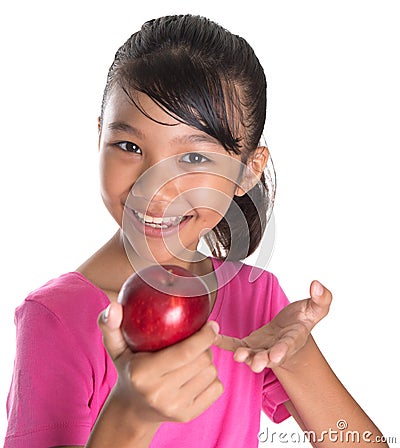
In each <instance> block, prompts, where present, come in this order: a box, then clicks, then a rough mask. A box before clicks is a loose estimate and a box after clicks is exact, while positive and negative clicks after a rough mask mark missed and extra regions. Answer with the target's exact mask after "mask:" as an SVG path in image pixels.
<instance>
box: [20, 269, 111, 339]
mask: <svg viewBox="0 0 400 448" xmlns="http://www.w3.org/2000/svg"><path fill="white" fill-rule="evenodd" d="M108 303H109V300H108V298H107V296H106V294H105V293H104V292H103V291H102V290H101V289H99V288H97V287H96V286H95V285H93V284H92V283H90V282H89V281H88V280H87V279H86V278H85V277H84V276H83V275H82V274H80V273H79V272H69V273H67V274H63V275H61V276H60V277H57V278H54V279H52V280H50V281H48V282H47V283H46V284H44V285H43V286H41V287H40V288H38V289H35V290H34V291H32V292H31V293H29V294H28V296H27V297H26V299H25V300H24V301H23V303H22V304H21V305H20V306H19V307H18V308H17V309H16V312H15V320H16V324H17V327H18V328H19V329H22V328H23V327H25V328H24V330H26V327H27V326H28V328H30V330H29V331H32V332H33V331H40V330H41V327H42V326H47V327H49V326H51V327H52V328H53V329H55V328H58V329H59V330H60V331H61V330H62V329H64V330H66V331H68V332H73V333H75V334H79V333H81V332H83V331H85V332H86V333H87V332H95V331H97V316H98V314H99V313H100V312H101V311H102V310H103V309H104V308H105V307H106V306H107V305H108Z"/></svg>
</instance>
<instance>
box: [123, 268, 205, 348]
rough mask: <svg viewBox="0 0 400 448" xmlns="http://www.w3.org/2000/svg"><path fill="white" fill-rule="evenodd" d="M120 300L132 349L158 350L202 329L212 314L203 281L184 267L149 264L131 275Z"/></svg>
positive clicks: (126, 335)
mask: <svg viewBox="0 0 400 448" xmlns="http://www.w3.org/2000/svg"><path fill="white" fill-rule="evenodd" d="M118 302H119V303H121V304H122V306H123V313H124V314H123V320H122V324H121V329H122V333H123V335H124V337H125V339H126V342H127V344H128V346H129V347H130V349H131V350H132V351H134V352H137V351H156V350H159V349H161V348H164V347H167V346H169V345H172V344H175V343H176V342H178V341H181V340H183V339H185V338H187V337H188V336H190V335H192V334H193V333H195V332H196V331H198V330H199V329H200V328H201V327H202V326H203V325H204V324H205V322H206V321H207V318H208V315H209V313H210V295H209V291H208V288H207V286H206V284H205V283H204V282H203V280H202V279H201V278H200V277H198V276H196V275H195V274H193V273H192V272H190V271H188V270H186V269H184V268H182V267H180V266H173V265H167V266H160V265H153V266H149V267H147V268H145V269H143V270H141V271H140V272H137V273H135V274H133V275H132V276H131V277H129V278H128V279H127V280H126V282H125V283H124V285H123V286H122V288H121V291H120V293H119V296H118Z"/></svg>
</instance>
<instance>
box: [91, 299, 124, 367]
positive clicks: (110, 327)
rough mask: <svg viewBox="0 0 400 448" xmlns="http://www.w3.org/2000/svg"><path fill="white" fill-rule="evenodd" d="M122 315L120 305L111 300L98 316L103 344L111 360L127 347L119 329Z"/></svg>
mask: <svg viewBox="0 0 400 448" xmlns="http://www.w3.org/2000/svg"><path fill="white" fill-rule="evenodd" d="M122 315H123V312H122V305H121V304H120V303H116V302H111V303H110V304H109V305H108V307H107V308H106V309H105V310H104V311H102V312H101V313H100V315H99V318H98V325H99V327H100V330H101V332H102V333H103V344H104V346H105V348H106V350H107V352H108V354H109V355H110V356H111V359H112V360H113V361H115V359H116V358H118V357H119V356H120V355H121V354H122V353H123V352H124V351H125V350H126V349H127V348H128V346H127V344H126V341H125V338H124V336H123V334H122V331H121V322H122Z"/></svg>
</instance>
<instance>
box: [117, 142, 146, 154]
mask: <svg viewBox="0 0 400 448" xmlns="http://www.w3.org/2000/svg"><path fill="white" fill-rule="evenodd" d="M117 146H118V147H119V148H120V149H122V151H125V152H133V153H135V154H142V150H141V149H140V148H139V146H138V145H136V144H135V143H132V142H119V143H117Z"/></svg>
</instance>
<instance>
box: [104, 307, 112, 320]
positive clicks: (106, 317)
mask: <svg viewBox="0 0 400 448" xmlns="http://www.w3.org/2000/svg"><path fill="white" fill-rule="evenodd" d="M110 308H111V303H110V305H108V307H107V308H106V309H105V310H104V311H103V322H107V321H108V316H109V315H110Z"/></svg>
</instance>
